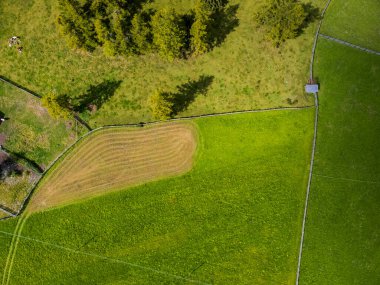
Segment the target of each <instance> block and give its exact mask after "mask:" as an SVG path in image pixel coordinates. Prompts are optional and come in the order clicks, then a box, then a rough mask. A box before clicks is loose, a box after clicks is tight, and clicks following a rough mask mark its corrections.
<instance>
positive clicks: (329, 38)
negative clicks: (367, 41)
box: [319, 33, 380, 55]
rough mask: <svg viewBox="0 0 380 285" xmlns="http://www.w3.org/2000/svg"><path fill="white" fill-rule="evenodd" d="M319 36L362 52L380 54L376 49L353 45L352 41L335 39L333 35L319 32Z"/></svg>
mask: <svg viewBox="0 0 380 285" xmlns="http://www.w3.org/2000/svg"><path fill="white" fill-rule="evenodd" d="M319 35H320V36H321V37H323V38H325V39H328V40H330V41H334V42H337V43H339V44H341V45H345V46H349V47H352V48H355V49H359V50H361V51H364V52H368V53H371V54H376V55H380V52H378V51H375V50H372V49H368V48H365V47H361V46H358V45H354V44H352V43H349V42H346V41H343V40H341V39H337V38H334V37H331V36H328V35H325V34H321V33H320V34H319Z"/></svg>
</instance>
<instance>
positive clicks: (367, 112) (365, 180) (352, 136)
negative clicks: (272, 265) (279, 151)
mask: <svg viewBox="0 0 380 285" xmlns="http://www.w3.org/2000/svg"><path fill="white" fill-rule="evenodd" d="M330 14H333V13H332V11H330ZM315 68H316V69H315V73H316V76H318V78H319V82H320V84H321V92H320V113H319V119H320V120H319V129H318V140H317V152H316V161H315V168H314V175H313V181H312V188H311V194H310V203H309V212H308V217H307V224H306V237H305V247H304V253H303V259H302V267H301V283H300V284H379V283H380V269H379V266H378V265H379V264H380V212H379V204H380V150H379V138H380V97H379V94H380V87H379V84H378V83H379V80H380V57H379V56H376V55H371V54H367V53H364V52H362V51H359V50H356V49H352V48H350V47H346V46H342V45H339V44H336V43H334V42H329V41H326V40H324V39H320V40H319V42H318V47H317V51H316V64H315Z"/></svg>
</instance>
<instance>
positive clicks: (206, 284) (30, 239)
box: [0, 217, 211, 285]
mask: <svg viewBox="0 0 380 285" xmlns="http://www.w3.org/2000/svg"><path fill="white" fill-rule="evenodd" d="M26 218H27V217H26ZM26 218H25V220H26ZM0 233H1V234H3V235H7V236H12V237H16V238H17V239H20V238H21V239H25V240H29V241H34V242H37V243H40V244H44V245H48V246H51V247H55V248H59V249H63V250H66V251H70V252H72V253H76V254H82V255H86V256H91V257H96V258H100V259H103V260H107V261H111V262H115V263H121V264H125V265H128V266H131V267H135V268H139V269H143V270H147V271H151V272H154V273H157V274H162V275H166V276H170V277H172V278H175V279H179V280H184V281H188V282H192V283H197V284H204V285H211V284H210V283H206V282H204V281H199V280H194V279H190V278H186V277H183V276H180V275H176V274H172V273H169V272H166V271H162V270H157V269H154V268H151V267H147V266H143V265H138V264H135V263H131V262H128V261H124V260H121V259H117V258H112V257H107V256H103V255H99V254H94V253H88V252H85V251H80V250H76V249H72V248H69V247H64V246H61V245H58V244H54V243H50V242H46V241H42V240H39V239H34V238H31V237H27V236H22V235H20V234H14V233H13V234H12V233H10V232H5V231H0Z"/></svg>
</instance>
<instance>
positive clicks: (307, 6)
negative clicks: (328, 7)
mask: <svg viewBox="0 0 380 285" xmlns="http://www.w3.org/2000/svg"><path fill="white" fill-rule="evenodd" d="M302 6H303V9H304V11H305V13H306V18H305V20H304V21H303V24H302V25H301V27H300V29H299V31H298V35H301V34H302V33H303V30H304V29H306V28H307V26H308V25H309V24H310V23H313V22H315V21H317V20H320V19H321V11H320V9H319V8H318V7H314V6H313V4H312V3H311V2H309V3H304V4H302Z"/></svg>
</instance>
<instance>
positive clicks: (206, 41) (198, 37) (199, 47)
mask: <svg viewBox="0 0 380 285" xmlns="http://www.w3.org/2000/svg"><path fill="white" fill-rule="evenodd" d="M212 12H213V11H212V6H210V4H209V3H208V2H207V0H196V2H195V8H194V16H195V21H194V23H193V25H192V26H191V29H190V35H191V50H192V53H193V55H201V54H204V53H206V52H208V51H209V50H210V48H211V42H210V35H209V30H208V26H209V25H210V23H211V15H212Z"/></svg>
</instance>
